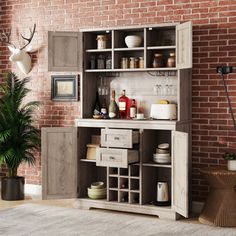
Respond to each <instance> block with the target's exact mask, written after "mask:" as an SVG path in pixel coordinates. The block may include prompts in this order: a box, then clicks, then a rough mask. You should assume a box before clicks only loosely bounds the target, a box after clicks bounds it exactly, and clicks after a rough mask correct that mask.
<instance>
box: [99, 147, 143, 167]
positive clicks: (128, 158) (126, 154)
mask: <svg viewBox="0 0 236 236" xmlns="http://www.w3.org/2000/svg"><path fill="white" fill-rule="evenodd" d="M138 161H139V156H138V151H136V150H128V149H114V148H97V153H96V165H97V166H109V167H122V168H127V167H128V165H129V164H131V163H135V162H138Z"/></svg>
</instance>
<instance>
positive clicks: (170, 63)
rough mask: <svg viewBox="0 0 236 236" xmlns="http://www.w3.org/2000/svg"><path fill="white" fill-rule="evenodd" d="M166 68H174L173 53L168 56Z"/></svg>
mask: <svg viewBox="0 0 236 236" xmlns="http://www.w3.org/2000/svg"><path fill="white" fill-rule="evenodd" d="M166 66H167V67H175V53H174V52H171V53H170V56H169V57H168V59H167V64H166Z"/></svg>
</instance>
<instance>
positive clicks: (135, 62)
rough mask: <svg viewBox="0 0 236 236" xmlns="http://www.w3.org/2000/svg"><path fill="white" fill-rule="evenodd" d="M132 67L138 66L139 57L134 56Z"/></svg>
mask: <svg viewBox="0 0 236 236" xmlns="http://www.w3.org/2000/svg"><path fill="white" fill-rule="evenodd" d="M134 68H139V58H138V57H136V58H135V59H134Z"/></svg>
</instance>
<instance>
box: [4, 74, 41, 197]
mask: <svg viewBox="0 0 236 236" xmlns="http://www.w3.org/2000/svg"><path fill="white" fill-rule="evenodd" d="M28 82H29V78H24V79H22V80H19V79H18V78H17V76H16V75H15V74H13V73H11V72H9V73H8V74H7V75H6V77H5V80H4V81H3V82H2V83H1V84H0V164H5V165H6V167H7V170H8V172H7V176H6V177H3V178H2V186H1V195H2V199H3V200H22V199H24V177H19V176H17V169H18V167H19V165H20V164H21V163H23V162H26V163H28V164H29V165H33V164H34V163H35V157H34V151H35V150H36V149H38V148H39V146H40V132H39V130H38V129H37V128H36V127H34V125H33V123H34V118H33V112H34V110H35V108H36V107H38V105H39V103H38V102H37V101H32V102H28V103H24V102H23V100H24V98H25V97H26V95H27V94H28V93H29V92H30V90H29V89H28V88H26V84H27V83H28Z"/></svg>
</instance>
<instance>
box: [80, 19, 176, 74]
mask: <svg viewBox="0 0 236 236" xmlns="http://www.w3.org/2000/svg"><path fill="white" fill-rule="evenodd" d="M175 27H176V25H175V24H173V25H169V26H167V27H163V26H161V27H145V28H127V29H114V30H109V31H92V32H85V34H84V41H85V42H86V43H85V44H84V52H85V53H84V57H85V64H86V67H85V72H91V73H94V72H122V71H124V72H126V71H149V70H176V69H177V68H176V67H170V68H168V67H166V66H165V65H166V60H167V58H168V56H169V54H170V53H171V52H175V53H177V51H176V30H175ZM99 34H105V35H108V38H109V40H108V42H107V48H105V49H96V43H97V42H96V35H99ZM128 35H138V36H141V37H142V42H141V45H139V46H138V47H133V48H129V47H127V45H126V43H125V37H126V36H128ZM158 52H159V53H160V52H161V53H162V54H163V61H164V66H163V67H160V68H153V66H152V61H153V59H154V54H155V53H158ZM109 53H110V54H109ZM91 55H93V56H96V57H97V56H98V55H102V56H104V57H107V55H110V56H111V57H112V69H105V68H104V70H101V69H94V68H93V69H91V68H90V67H89V60H90V58H91ZM123 57H126V58H130V57H143V59H144V67H143V68H128V69H123V68H121V58H123Z"/></svg>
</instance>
